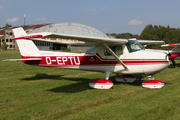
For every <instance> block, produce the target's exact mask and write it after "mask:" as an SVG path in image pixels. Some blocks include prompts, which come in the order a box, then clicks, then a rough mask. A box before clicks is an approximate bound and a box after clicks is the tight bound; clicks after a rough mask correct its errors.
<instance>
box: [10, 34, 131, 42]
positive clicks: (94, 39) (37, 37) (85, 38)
mask: <svg viewBox="0 0 180 120" xmlns="http://www.w3.org/2000/svg"><path fill="white" fill-rule="evenodd" d="M40 38H56V39H57V38H61V39H68V40H69V39H71V40H79V41H83V42H88V43H92V44H103V43H108V44H125V43H127V42H128V40H127V39H116V38H103V37H92V36H82V35H71V34H60V33H50V32H42V33H37V34H29V35H26V36H21V37H17V38H13V39H12V40H18V39H31V40H37V41H44V42H48V41H46V40H43V39H40ZM57 42H58V41H56V43H57ZM60 43H62V42H60Z"/></svg>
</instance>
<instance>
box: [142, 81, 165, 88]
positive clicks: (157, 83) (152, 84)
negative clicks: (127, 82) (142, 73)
mask: <svg viewBox="0 0 180 120" xmlns="http://www.w3.org/2000/svg"><path fill="white" fill-rule="evenodd" d="M142 86H143V87H144V88H150V89H159V88H162V87H163V86H164V83H163V82H162V81H160V80H148V81H144V82H143V83H142Z"/></svg>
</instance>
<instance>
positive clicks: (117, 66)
mask: <svg viewBox="0 0 180 120" xmlns="http://www.w3.org/2000/svg"><path fill="white" fill-rule="evenodd" d="M13 33H14V35H15V37H16V38H14V40H17V44H18V47H19V50H20V53H21V57H22V58H21V59H8V61H17V60H21V61H22V62H24V63H26V64H29V65H36V66H44V67H59V68H71V69H80V70H89V71H98V72H104V73H106V77H105V80H107V81H104V80H102V79H99V80H95V81H90V82H89V85H90V87H93V88H97V89H109V88H111V87H112V86H113V84H112V83H111V82H110V81H109V80H108V79H109V75H110V74H111V73H115V74H145V75H153V74H155V73H157V72H160V71H162V70H164V69H166V68H167V67H168V66H169V56H168V54H167V53H164V52H159V51H147V50H144V48H143V47H142V46H141V45H140V44H139V42H140V43H143V42H144V43H158V42H159V43H162V41H151V40H142V41H140V40H128V39H115V38H101V37H90V36H80V35H68V34H60V33H58V34H57V33H49V32H45V33H44V32H42V33H37V34H29V35H27V34H26V32H25V31H24V30H23V28H16V29H13ZM35 35H37V38H35ZM39 37H42V38H60V39H72V40H80V41H83V42H84V43H86V42H88V43H91V44H94V46H93V47H91V48H90V49H89V50H88V51H87V52H85V53H84V54H77V53H66V52H52V51H41V50H39V49H38V48H37V47H36V46H35V44H34V43H33V41H32V40H34V39H36V40H38V39H39ZM26 38H28V39H26ZM30 39H31V40H30ZM39 40H40V41H42V40H44V41H45V40H46V39H39ZM56 43H58V42H56ZM59 43H61V42H59ZM122 77H123V76H122ZM131 81H132V82H133V81H134V79H133V80H132V79H129V80H128V79H127V80H126V82H131ZM93 84H94V85H93Z"/></svg>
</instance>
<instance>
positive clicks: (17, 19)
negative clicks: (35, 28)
mask: <svg viewBox="0 0 180 120" xmlns="http://www.w3.org/2000/svg"><path fill="white" fill-rule="evenodd" d="M19 20H20V18H18V17H15V18H12V19H9V18H8V19H7V20H6V22H11V23H14V22H18V21H19Z"/></svg>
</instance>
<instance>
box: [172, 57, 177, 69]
mask: <svg viewBox="0 0 180 120" xmlns="http://www.w3.org/2000/svg"><path fill="white" fill-rule="evenodd" d="M171 61H172V63H173V65H174V67H175V68H177V65H176V62H175V61H174V59H171Z"/></svg>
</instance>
